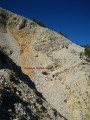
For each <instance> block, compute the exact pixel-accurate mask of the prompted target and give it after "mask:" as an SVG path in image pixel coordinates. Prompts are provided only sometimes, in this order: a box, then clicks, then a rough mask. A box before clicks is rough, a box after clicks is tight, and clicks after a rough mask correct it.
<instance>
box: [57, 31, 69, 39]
mask: <svg viewBox="0 0 90 120" xmlns="http://www.w3.org/2000/svg"><path fill="white" fill-rule="evenodd" d="M58 33H59V34H60V35H62V36H64V37H65V38H67V36H66V35H64V34H63V33H62V32H60V31H59V32H58Z"/></svg>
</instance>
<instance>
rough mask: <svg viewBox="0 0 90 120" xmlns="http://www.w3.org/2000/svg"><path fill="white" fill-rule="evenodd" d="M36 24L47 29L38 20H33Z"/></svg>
mask: <svg viewBox="0 0 90 120" xmlns="http://www.w3.org/2000/svg"><path fill="white" fill-rule="evenodd" d="M32 20H33V21H34V22H36V23H37V24H38V25H40V26H41V27H46V26H45V25H44V24H43V23H42V22H40V21H37V20H36V19H32Z"/></svg>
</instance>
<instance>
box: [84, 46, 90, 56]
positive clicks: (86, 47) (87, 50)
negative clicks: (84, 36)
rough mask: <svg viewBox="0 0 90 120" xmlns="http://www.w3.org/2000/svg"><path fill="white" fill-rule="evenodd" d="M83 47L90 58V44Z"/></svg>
mask: <svg viewBox="0 0 90 120" xmlns="http://www.w3.org/2000/svg"><path fill="white" fill-rule="evenodd" d="M82 47H84V48H85V52H84V55H85V56H87V57H88V58H90V46H89V45H84V46H82Z"/></svg>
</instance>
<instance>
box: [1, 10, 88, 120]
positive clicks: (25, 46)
mask: <svg viewBox="0 0 90 120" xmlns="http://www.w3.org/2000/svg"><path fill="white" fill-rule="evenodd" d="M7 14H8V15H9V16H11V17H9V18H8V21H7V22H8V25H7V26H6V30H7V34H6V33H2V32H1V33H0V42H1V40H2V39H3V42H1V43H0V44H1V45H2V46H3V45H5V46H7V45H8V48H9V49H10V50H11V49H12V51H13V53H12V55H10V58H11V59H12V60H13V61H14V62H15V63H16V64H18V65H20V66H21V69H22V71H23V72H24V73H25V74H27V75H28V77H29V78H30V79H31V80H32V81H33V82H34V83H35V85H36V88H37V90H38V91H40V92H41V93H42V94H43V96H44V98H45V99H46V100H47V102H48V103H50V104H51V105H52V107H54V108H55V109H56V110H57V111H58V112H59V113H60V114H61V115H62V116H64V117H65V118H66V119H68V120H89V119H90V97H89V96H90V62H87V61H86V57H85V56H83V57H82V58H80V53H81V52H84V48H83V47H80V46H78V45H76V44H74V43H72V42H71V41H69V40H68V39H67V38H65V37H64V36H62V35H60V34H59V33H57V32H54V31H52V30H50V29H48V28H43V27H41V26H39V25H37V24H36V23H35V22H33V21H32V20H28V19H27V18H24V17H21V16H18V15H16V14H13V13H10V12H7ZM14 17H15V18H16V19H14V20H13V18H14ZM12 25H13V27H12ZM2 29H3V28H2ZM5 36H6V37H5ZM6 40H7V41H6ZM2 43H3V44H2ZM8 43H9V44H8ZM13 45H14V46H15V47H14V46H13ZM17 53H18V54H17ZM13 54H14V55H13ZM15 56H16V58H15ZM40 67H42V69H41V68H40ZM62 119H63V118H62ZM58 120H61V119H60V118H59V119H58Z"/></svg>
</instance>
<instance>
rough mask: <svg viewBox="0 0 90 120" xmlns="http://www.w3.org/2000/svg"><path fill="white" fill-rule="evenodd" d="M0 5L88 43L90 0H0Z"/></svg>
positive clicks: (77, 40) (70, 37)
mask: <svg viewBox="0 0 90 120" xmlns="http://www.w3.org/2000/svg"><path fill="white" fill-rule="evenodd" d="M0 6H1V7H3V8H5V9H7V10H10V11H12V12H14V13H17V14H20V15H23V16H26V17H28V18H35V19H37V20H39V21H41V22H43V23H44V24H45V25H46V26H47V27H49V28H51V29H53V30H55V31H61V32H62V33H63V34H65V35H66V36H67V37H68V39H70V40H71V41H72V42H74V43H78V44H80V45H83V44H89V45H90V0H0Z"/></svg>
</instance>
